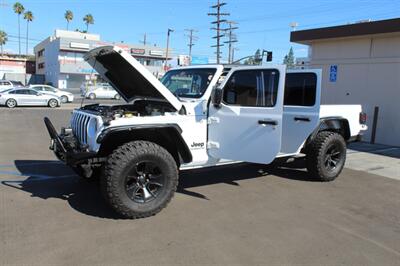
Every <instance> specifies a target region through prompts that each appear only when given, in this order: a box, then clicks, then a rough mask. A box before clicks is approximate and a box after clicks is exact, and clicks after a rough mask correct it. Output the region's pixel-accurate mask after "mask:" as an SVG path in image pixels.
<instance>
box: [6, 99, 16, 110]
mask: <svg viewBox="0 0 400 266" xmlns="http://www.w3.org/2000/svg"><path fill="white" fill-rule="evenodd" d="M6 105H7V107H8V108H15V107H16V106H17V101H16V100H14V99H8V100H7V101H6Z"/></svg>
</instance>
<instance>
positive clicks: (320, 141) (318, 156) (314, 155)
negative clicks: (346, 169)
mask: <svg viewBox="0 0 400 266" xmlns="http://www.w3.org/2000/svg"><path fill="white" fill-rule="evenodd" d="M333 139H337V140H338V141H341V142H343V143H344V145H345V146H346V143H345V141H344V139H343V137H342V136H341V135H340V134H338V133H336V132H331V131H322V132H319V133H318V134H317V136H316V137H315V139H314V140H313V141H312V142H311V143H310V144H309V145H308V147H307V148H306V153H307V157H306V158H307V159H306V165H307V170H308V172H309V173H310V174H311V175H312V176H313V177H314V178H317V179H318V180H319V181H322V182H329V181H333V180H334V179H335V178H336V177H337V176H338V175H340V173H341V172H342V170H343V167H342V169H340V171H339V172H338V173H337V174H336V175H335V176H334V177H327V176H324V174H323V169H322V165H323V162H322V161H321V160H323V154H322V153H323V149H324V147H325V145H327V143H328V142H330V141H332V140H333ZM344 156H345V157H344V160H346V154H345V155H344Z"/></svg>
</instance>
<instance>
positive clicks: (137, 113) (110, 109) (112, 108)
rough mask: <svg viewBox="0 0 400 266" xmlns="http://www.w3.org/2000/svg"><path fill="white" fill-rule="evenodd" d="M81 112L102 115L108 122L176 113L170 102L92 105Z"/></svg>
mask: <svg viewBox="0 0 400 266" xmlns="http://www.w3.org/2000/svg"><path fill="white" fill-rule="evenodd" d="M81 110H85V111H88V112H90V113H95V114H96V115H100V116H102V117H103V118H106V119H107V120H115V119H118V118H131V117H142V116H159V115H164V114H165V113H173V112H176V111H175V109H174V108H173V107H171V105H170V104H169V103H168V102H164V101H158V100H136V101H134V102H133V103H131V104H123V105H100V104H90V105H86V106H83V107H81Z"/></svg>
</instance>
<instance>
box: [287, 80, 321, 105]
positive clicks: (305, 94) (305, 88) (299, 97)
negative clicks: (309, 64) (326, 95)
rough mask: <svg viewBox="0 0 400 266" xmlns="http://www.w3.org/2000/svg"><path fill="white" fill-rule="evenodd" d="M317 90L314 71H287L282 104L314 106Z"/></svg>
mask: <svg viewBox="0 0 400 266" xmlns="http://www.w3.org/2000/svg"><path fill="white" fill-rule="evenodd" d="M316 92H317V75H316V74H315V73H287V74H286V82H285V97H284V105H292V106H314V105H315V97H316Z"/></svg>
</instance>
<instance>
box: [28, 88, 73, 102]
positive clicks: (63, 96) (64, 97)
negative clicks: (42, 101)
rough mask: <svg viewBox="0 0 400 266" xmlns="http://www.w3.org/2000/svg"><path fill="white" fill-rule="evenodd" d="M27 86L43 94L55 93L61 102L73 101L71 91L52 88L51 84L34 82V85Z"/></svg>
mask: <svg viewBox="0 0 400 266" xmlns="http://www.w3.org/2000/svg"><path fill="white" fill-rule="evenodd" d="M29 87H30V88H31V89H34V90H36V91H38V92H41V93H43V94H48V95H55V96H57V97H59V98H60V101H61V102H62V103H68V102H73V101H74V95H73V94H72V93H70V92H68V91H63V90H60V89H57V88H54V87H53V86H50V85H38V84H35V85H30V86H29Z"/></svg>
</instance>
